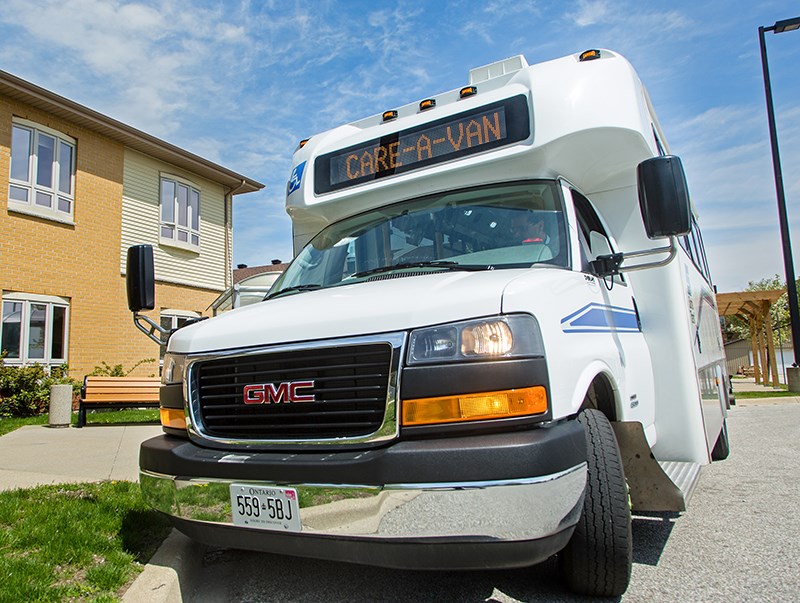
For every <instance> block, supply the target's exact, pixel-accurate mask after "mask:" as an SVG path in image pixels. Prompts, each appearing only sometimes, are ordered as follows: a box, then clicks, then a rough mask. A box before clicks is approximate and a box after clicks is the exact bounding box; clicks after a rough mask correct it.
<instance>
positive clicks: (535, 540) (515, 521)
mask: <svg viewBox="0 0 800 603" xmlns="http://www.w3.org/2000/svg"><path fill="white" fill-rule="evenodd" d="M585 458H586V457H585V444H584V435H583V431H582V429H581V427H580V425H579V424H578V423H577V422H576V421H566V422H562V423H560V424H558V425H555V426H552V427H549V428H539V429H532V430H527V431H520V432H515V433H510V434H494V435H483V436H472V437H463V438H449V439H446V440H422V441H410V442H399V443H396V444H394V445H393V446H389V447H386V448H382V449H373V450H362V451H349V452H343V451H337V452H335V453H330V452H314V453H280V452H253V453H250V452H237V453H235V454H231V453H227V452H225V451H220V450H210V449H204V448H200V447H198V446H197V445H196V444H194V443H191V442H187V441H185V440H178V439H176V438H171V437H169V436H160V437H157V438H153V439H151V440H148V441H146V442H144V443H143V445H142V450H141V455H140V465H141V485H142V492H143V494H144V497H145V499H146V500H147V501H148V502H149V503H150V504H151V505H152V506H153V507H155V508H156V509H158V510H160V511H163V512H164V513H166V514H168V515H169V516H171V517H172V518H173V521H174V522H175V524H176V526H177V527H178V528H179V529H180V530H181V531H183V532H185V533H187V534H188V535H189V536H191V537H193V538H195V539H197V540H200V541H203V542H206V543H209V544H213V545H219V546H226V547H235V548H248V549H255V550H262V551H270V552H276V553H283V554H293V555H300V556H308V557H317V558H325V559H336V560H341V561H351V562H356V563H366V564H371V565H381V566H386V567H399V568H414V569H436V568H461V569H468V568H484V567H515V566H524V565H530V564H533V563H537V562H539V561H542V560H543V559H546V558H547V557H549V556H550V555H552V554H554V553H555V552H557V551H558V550H560V549H561V548H562V547H563V546H564V545H565V544H566V542H567V541H568V540H569V537H570V535H571V534H572V531H573V528H574V525H575V523H576V522H577V520H578V518H579V516H580V512H581V505H582V500H583V492H584V488H585V484H586V462H585ZM232 483H246V484H252V485H259V486H282V487H293V488H296V489H297V490H298V494H299V496H300V498H301V499H302V500H304V501H307V502H306V503H304V505H303V506H301V509H300V519H301V522H302V531H301V532H298V533H289V532H280V531H271V530H258V529H250V528H243V527H238V526H234V525H233V523H232V515H231V507H230V490H229V488H230V484H232ZM309 501H310V502H309Z"/></svg>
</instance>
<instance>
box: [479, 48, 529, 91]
mask: <svg viewBox="0 0 800 603" xmlns="http://www.w3.org/2000/svg"><path fill="white" fill-rule="evenodd" d="M527 66H528V61H526V60H525V57H524V56H522V55H521V54H518V55H517V56H515V57H511V58H509V59H505V60H503V61H497V62H496V63H490V64H489V65H484V66H483V67H475V69H470V70H469V83H470V84H472V85H475V84H479V83H481V82H485V81H486V80H491V79H494V78H496V77H500V76H502V75H506V74H509V73H514V72H515V71H519V70H520V69H524V68H525V67H527Z"/></svg>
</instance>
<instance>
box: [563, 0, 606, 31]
mask: <svg viewBox="0 0 800 603" xmlns="http://www.w3.org/2000/svg"><path fill="white" fill-rule="evenodd" d="M608 15H609V8H608V2H606V0H580V2H578V10H577V11H576V12H573V13H567V18H568V19H570V20H571V21H574V22H575V25H577V26H578V27H586V26H588V25H594V24H596V23H599V22H601V21H604V20H605V19H606V17H607V16H608Z"/></svg>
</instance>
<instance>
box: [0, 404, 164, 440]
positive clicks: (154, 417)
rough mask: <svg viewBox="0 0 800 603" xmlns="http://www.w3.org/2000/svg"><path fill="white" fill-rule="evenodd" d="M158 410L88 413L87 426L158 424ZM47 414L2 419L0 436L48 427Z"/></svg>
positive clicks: (97, 411)
mask: <svg viewBox="0 0 800 603" xmlns="http://www.w3.org/2000/svg"><path fill="white" fill-rule="evenodd" d="M77 422H78V413H77V411H76V412H73V413H72V424H73V425H75V424H76V423H77ZM158 422H159V417H158V409H157V408H122V409H119V410H113V409H110V410H91V411H89V412H87V413H86V424H87V425H129V424H132V423H135V424H138V423H158ZM47 423H48V416H47V414H43V415H39V416H37V417H24V418H20V417H0V436H2V435H5V434H7V433H10V432H12V431H14V430H15V429H19V428H20V427H23V426H25V425H47Z"/></svg>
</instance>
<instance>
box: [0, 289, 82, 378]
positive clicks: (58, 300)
mask: <svg viewBox="0 0 800 603" xmlns="http://www.w3.org/2000/svg"><path fill="white" fill-rule="evenodd" d="M7 303H8V304H22V309H21V311H20V332H19V356H18V357H16V358H9V357H6V358H4V359H3V362H4V363H5V364H8V365H15V366H26V365H30V364H41V365H44V366H48V367H52V366H59V365H61V364H65V363H66V362H67V361H68V360H69V326H70V312H69V310H70V302H69V300H68V299H66V298H62V297H55V296H50V295H36V294H25V293H13V292H4V293H3V295H2V299H0V320H2V318H4V317H5V307H6V304H7ZM32 306H45V317H44V319H45V338H44V342H43V347H44V352H43V355H42V357H41V358H36V357H31V355H30V351H31V348H30V333H31V307H32ZM56 308H61V309H63V310H64V316H63V325H62V328H63V334H62V341H61V347H62V352H63V354H62V357H54V356H53V340H54V337H53V335H54V330H53V327H54V312H55V309H56ZM4 325H5V321H3V322H2V324H0V350H3V349H6V346H5V345H4V343H5V342H4V341H3V331H4V329H3V326H4Z"/></svg>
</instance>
